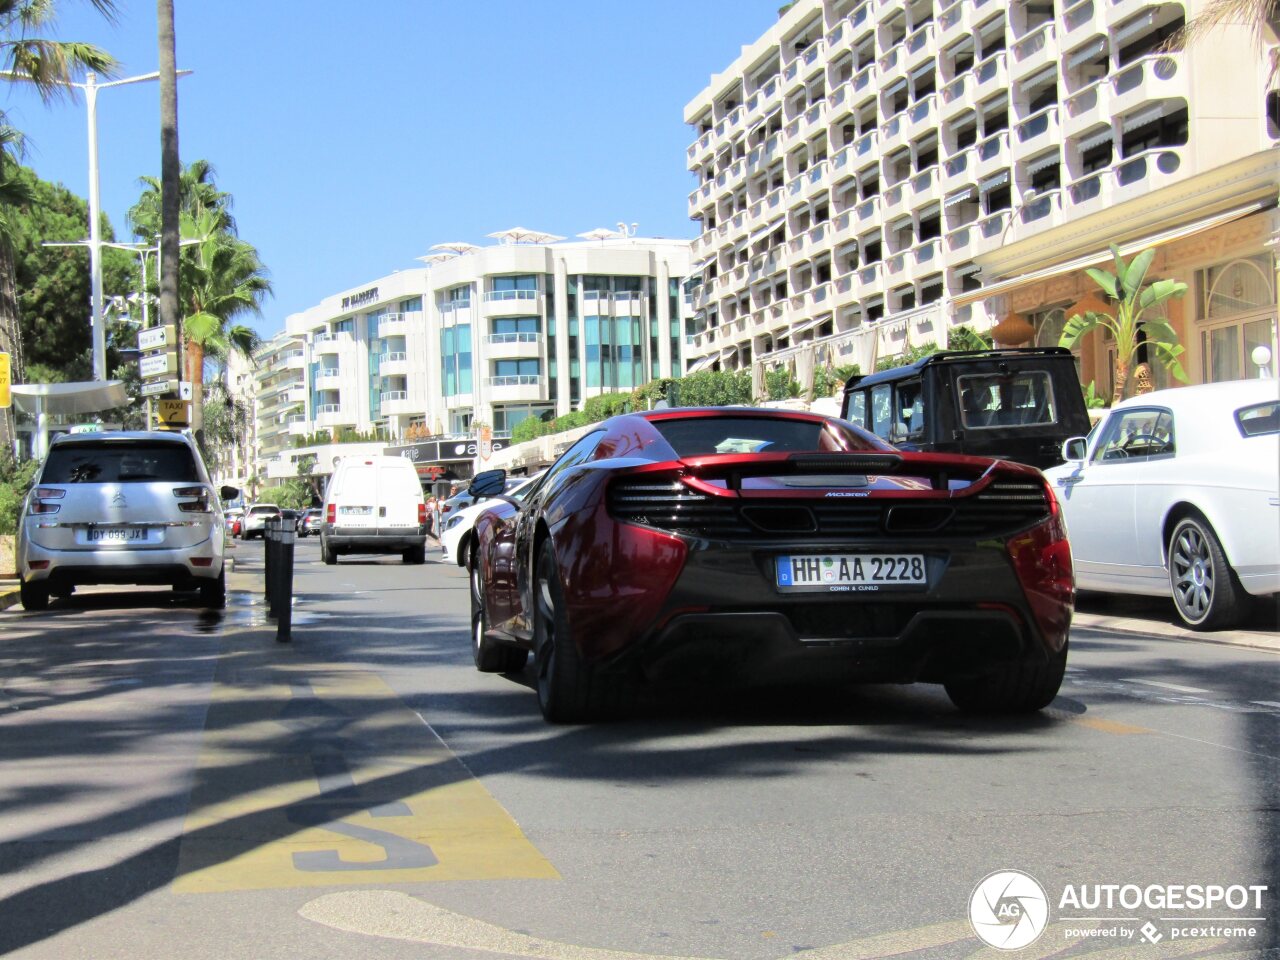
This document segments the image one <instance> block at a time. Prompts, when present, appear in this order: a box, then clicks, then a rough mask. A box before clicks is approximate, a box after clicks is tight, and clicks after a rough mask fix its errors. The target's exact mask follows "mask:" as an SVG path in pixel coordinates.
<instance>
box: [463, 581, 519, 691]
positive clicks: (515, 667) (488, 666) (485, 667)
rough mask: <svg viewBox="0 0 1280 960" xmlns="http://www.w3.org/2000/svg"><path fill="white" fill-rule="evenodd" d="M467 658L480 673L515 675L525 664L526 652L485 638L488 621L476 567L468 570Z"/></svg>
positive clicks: (482, 587)
mask: <svg viewBox="0 0 1280 960" xmlns="http://www.w3.org/2000/svg"><path fill="white" fill-rule="evenodd" d="M469 572H470V578H469V579H470V582H471V656H472V658H473V659H474V660H475V663H476V669H477V670H479V671H480V672H481V673H517V672H519V671H520V670H523V669H524V665H525V663H527V662H528V660H529V651H528V650H525V649H523V648H522V647H516V646H512V645H511V644H508V643H502V642H500V641H498V640H493V639H491V638H490V637H486V636H485V633H486V632H487V631H488V629H489V617H488V615H487V614H486V613H485V610H484V580H483V575H482V573H481V571H480V566H479V564H477V565H476V566H475V567H473V568H471V569H470V571H469Z"/></svg>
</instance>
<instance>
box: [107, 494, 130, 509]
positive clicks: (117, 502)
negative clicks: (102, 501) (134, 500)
mask: <svg viewBox="0 0 1280 960" xmlns="http://www.w3.org/2000/svg"><path fill="white" fill-rule="evenodd" d="M111 505H112V506H113V507H127V506H128V505H129V504H128V502H127V501H126V500H125V498H124V494H123V493H121V492H120V491H119V490H117V491H116V495H115V496H114V497H112V498H111Z"/></svg>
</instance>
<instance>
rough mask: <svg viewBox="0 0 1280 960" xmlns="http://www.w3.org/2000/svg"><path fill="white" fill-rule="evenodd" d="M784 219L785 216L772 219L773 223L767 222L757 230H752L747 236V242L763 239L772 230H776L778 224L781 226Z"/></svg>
mask: <svg viewBox="0 0 1280 960" xmlns="http://www.w3.org/2000/svg"><path fill="white" fill-rule="evenodd" d="M784 219H785V217H779V218H778V219H777V220H775V221H773V223H771V224H769V225H768V226H767V227H761V228H760V229H759V230H754V231H752V233H751V236H749V237H747V242H748V243H755V242H756V241H757V240H763V239H764V238H765V237H767V236H768V235H769V234H771V233H773V231H775V230H777V229H778V228H779V227H780V226H782V221H783V220H784Z"/></svg>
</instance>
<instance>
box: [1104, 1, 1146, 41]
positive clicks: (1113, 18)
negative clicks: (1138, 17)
mask: <svg viewBox="0 0 1280 960" xmlns="http://www.w3.org/2000/svg"><path fill="white" fill-rule="evenodd" d="M1153 9H1154V6H1153V5H1152V3H1151V0H1106V10H1104V11H1103V12H1102V17H1103V20H1104V21H1105V23H1106V25H1107V32H1108V33H1111V32H1112V31H1113V30H1115V28H1116V27H1118V26H1120V25H1121V24H1123V23H1124V22H1125V21H1126V20H1128V19H1130V18H1131V17H1133V16H1134V15H1135V14H1138V13H1142V12H1143V11H1144V10H1153Z"/></svg>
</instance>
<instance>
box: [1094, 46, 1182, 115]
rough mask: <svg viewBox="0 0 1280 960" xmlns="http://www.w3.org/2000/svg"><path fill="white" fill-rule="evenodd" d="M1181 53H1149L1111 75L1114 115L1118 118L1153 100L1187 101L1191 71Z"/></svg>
mask: <svg viewBox="0 0 1280 960" xmlns="http://www.w3.org/2000/svg"><path fill="white" fill-rule="evenodd" d="M1181 64H1182V55H1181V54H1167V53H1163V54H1148V55H1147V56H1145V57H1140V58H1139V59H1137V60H1135V61H1134V62H1133V63H1131V64H1129V65H1128V66H1127V67H1124V68H1123V69H1121V70H1118V71H1116V72H1115V73H1113V74H1112V75H1111V103H1110V109H1111V112H1112V113H1113V114H1115V115H1118V116H1123V115H1124V114H1126V113H1129V112H1130V111H1132V110H1134V109H1136V108H1137V107H1139V106H1141V105H1142V104H1144V103H1146V102H1148V101H1151V100H1174V99H1180V100H1184V101H1185V100H1186V99H1187V98H1188V97H1189V96H1190V89H1189V87H1190V84H1189V83H1188V76H1187V74H1188V71H1186V70H1181V69H1179V67H1180V65H1181Z"/></svg>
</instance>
